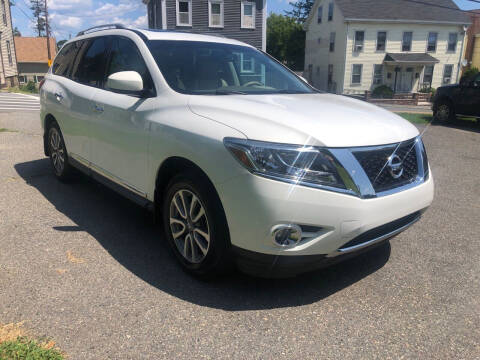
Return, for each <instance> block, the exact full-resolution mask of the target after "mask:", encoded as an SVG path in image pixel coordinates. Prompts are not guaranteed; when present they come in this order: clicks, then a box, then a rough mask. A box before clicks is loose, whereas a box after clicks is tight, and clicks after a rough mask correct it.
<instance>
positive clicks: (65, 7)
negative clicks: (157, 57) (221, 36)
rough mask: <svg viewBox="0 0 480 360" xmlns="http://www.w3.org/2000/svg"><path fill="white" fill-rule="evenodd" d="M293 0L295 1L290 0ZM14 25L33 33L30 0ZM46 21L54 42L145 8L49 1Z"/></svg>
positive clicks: (274, 7) (281, 4)
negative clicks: (48, 21)
mask: <svg viewBox="0 0 480 360" xmlns="http://www.w3.org/2000/svg"><path fill="white" fill-rule="evenodd" d="M290 1H292V0H267V3H268V4H267V6H268V12H269V13H270V12H275V13H278V14H283V13H284V11H285V10H288V9H290V8H291V6H290V5H289V2H290ZM293 1H295V0H293ZM454 1H455V2H456V3H457V5H458V6H459V7H460V8H462V9H478V8H480V3H475V2H473V1H469V0H454ZM13 2H14V3H15V5H14V6H12V8H11V9H12V20H13V26H14V27H15V26H16V27H18V29H19V30H20V32H21V34H22V35H23V36H35V33H34V30H33V21H32V18H33V17H32V11H31V10H30V1H29V0H13ZM48 8H49V20H50V23H51V28H52V33H53V36H55V37H56V39H57V41H59V40H63V39H68V38H69V37H70V36H72V37H74V36H75V35H76V34H77V33H78V32H79V31H81V30H83V29H86V28H89V27H92V26H95V25H100V24H108V23H122V24H124V25H128V26H135V27H139V28H146V27H147V23H148V21H147V9H146V6H145V4H143V3H142V1H141V0H109V1H105V0H48Z"/></svg>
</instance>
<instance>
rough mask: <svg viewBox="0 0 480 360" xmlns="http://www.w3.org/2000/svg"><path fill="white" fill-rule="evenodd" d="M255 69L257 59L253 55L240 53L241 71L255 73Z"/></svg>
mask: <svg viewBox="0 0 480 360" xmlns="http://www.w3.org/2000/svg"><path fill="white" fill-rule="evenodd" d="M254 71H255V60H254V59H253V57H251V56H247V55H245V54H244V53H243V52H242V53H240V72H242V73H253V72H254Z"/></svg>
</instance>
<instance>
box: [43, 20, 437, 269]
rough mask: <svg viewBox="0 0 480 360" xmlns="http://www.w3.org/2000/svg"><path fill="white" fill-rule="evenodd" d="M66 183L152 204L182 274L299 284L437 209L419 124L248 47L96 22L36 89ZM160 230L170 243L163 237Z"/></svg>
mask: <svg viewBox="0 0 480 360" xmlns="http://www.w3.org/2000/svg"><path fill="white" fill-rule="evenodd" d="M40 97H41V123H42V126H43V128H44V130H45V136H44V139H45V141H44V144H45V154H46V155H47V156H50V158H51V162H52V165H53V170H54V172H55V175H56V176H57V177H58V178H59V179H60V180H64V179H68V178H69V177H70V176H71V175H72V169H73V168H77V169H80V170H82V171H84V172H86V173H87V174H88V175H91V176H92V177H94V178H96V179H98V180H99V181H102V182H103V183H105V184H106V185H109V186H111V187H112V188H114V189H115V190H117V191H120V192H121V193H123V194H124V195H125V196H128V197H129V198H130V199H132V200H134V201H135V202H137V203H139V204H140V205H142V206H145V207H148V208H150V209H152V210H153V211H155V213H156V214H158V218H159V219H160V218H161V219H162V222H163V227H164V230H165V236H166V238H167V239H168V242H169V243H170V245H171V248H172V249H173V251H174V253H175V255H176V257H177V258H178V260H179V261H180V263H181V264H182V265H183V267H184V268H186V269H187V270H189V271H190V272H192V273H194V274H196V275H203V276H208V275H212V274H216V273H220V272H223V271H224V270H225V269H227V268H229V267H230V266H231V265H233V264H236V265H237V266H238V267H239V268H240V269H241V270H243V271H246V272H250V273H255V274H257V275H261V276H270V277H277V276H289V275H295V274H298V273H300V272H304V271H308V270H312V269H314V268H318V267H321V266H325V265H326V264H331V263H333V262H336V261H338V260H341V259H345V258H346V257H349V256H350V255H353V254H358V253H359V252H360V251H362V250H364V249H366V248H371V247H372V246H374V245H376V244H379V243H381V242H382V241H386V240H388V239H389V238H391V237H392V236H394V235H396V234H398V233H399V232H401V231H402V230H404V229H406V228H407V227H408V226H410V225H412V224H413V223H414V222H416V221H417V220H418V219H419V218H420V215H421V213H422V212H423V211H424V210H425V209H426V208H427V207H428V206H429V205H430V203H431V202H432V200H433V190H434V185H433V179H432V174H431V173H430V172H429V166H428V161H427V157H426V154H425V148H424V146H423V143H422V140H421V138H420V136H419V132H418V130H417V129H416V128H415V127H414V126H413V125H411V124H410V123H408V122H407V121H405V120H403V119H401V118H400V117H398V116H397V115H394V114H392V113H390V112H388V111H386V110H382V109H380V108H378V107H375V106H373V105H370V104H367V103H365V102H361V101H357V100H353V99H351V98H347V97H344V96H337V95H331V94H323V93H319V92H318V91H317V90H315V89H313V88H312V87H310V86H309V85H308V84H307V83H305V81H303V80H302V79H301V78H299V77H297V76H296V75H295V74H294V73H292V72H291V71H290V70H288V69H287V68H285V67H284V66H282V65H281V64H280V63H278V62H277V61H275V60H274V59H272V58H271V57H269V56H268V55H266V54H264V53H262V52H260V51H258V50H256V49H255V48H253V47H251V46H249V45H246V44H244V43H241V42H238V41H234V40H230V39H226V38H221V37H215V36H206V35H196V34H191V33H190V34H189V33H183V32H168V31H146V30H136V29H125V28H122V27H121V26H118V25H114V26H108V27H103V28H94V29H89V30H88V31H84V32H82V33H80V34H79V35H78V36H77V37H76V38H74V39H72V40H70V41H68V42H67V43H66V44H65V45H64V46H63V48H62V50H61V51H60V52H59V54H58V55H57V57H56V59H55V61H54V63H53V65H52V68H51V69H50V71H49V72H48V74H47V76H46V77H45V81H44V83H43V85H42V87H41V91H40ZM160 237H161V236H160V234H159V238H160Z"/></svg>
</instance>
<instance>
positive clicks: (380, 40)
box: [377, 31, 387, 51]
mask: <svg viewBox="0 0 480 360" xmlns="http://www.w3.org/2000/svg"><path fill="white" fill-rule="evenodd" d="M386 47H387V32H386V31H379V32H377V51H385V48H386Z"/></svg>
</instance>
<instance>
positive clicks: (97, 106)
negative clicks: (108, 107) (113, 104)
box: [94, 104, 103, 113]
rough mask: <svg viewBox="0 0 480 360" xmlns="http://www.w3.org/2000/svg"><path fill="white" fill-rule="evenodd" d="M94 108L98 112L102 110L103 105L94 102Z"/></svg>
mask: <svg viewBox="0 0 480 360" xmlns="http://www.w3.org/2000/svg"><path fill="white" fill-rule="evenodd" d="M94 109H95V111H96V112H99V113H102V112H103V107H102V106H100V105H97V104H95V106H94Z"/></svg>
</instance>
